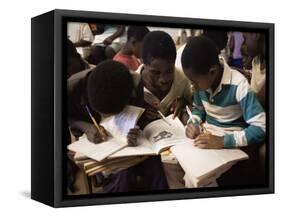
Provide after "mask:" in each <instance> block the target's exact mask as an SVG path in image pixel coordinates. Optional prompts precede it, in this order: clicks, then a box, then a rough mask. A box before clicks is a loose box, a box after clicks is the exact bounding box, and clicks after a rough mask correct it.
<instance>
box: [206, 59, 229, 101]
mask: <svg viewBox="0 0 281 217" xmlns="http://www.w3.org/2000/svg"><path fill="white" fill-rule="evenodd" d="M219 60H220V64H221V66H222V67H223V74H222V78H221V82H220V83H219V85H218V87H217V89H216V90H215V91H214V92H212V90H211V88H209V89H207V90H206V91H207V92H208V93H209V94H210V96H211V97H213V96H215V95H216V94H218V93H219V92H220V91H221V89H222V85H223V84H231V68H230V67H229V65H228V64H227V63H226V61H225V60H224V58H223V57H221V56H220V57H219Z"/></svg>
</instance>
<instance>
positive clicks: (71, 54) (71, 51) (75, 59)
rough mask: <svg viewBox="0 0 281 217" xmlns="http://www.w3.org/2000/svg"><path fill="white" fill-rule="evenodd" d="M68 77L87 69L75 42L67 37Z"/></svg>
mask: <svg viewBox="0 0 281 217" xmlns="http://www.w3.org/2000/svg"><path fill="white" fill-rule="evenodd" d="M66 52H67V78H69V77H70V76H71V75H73V74H75V73H77V72H80V71H82V70H84V69H86V65H85V62H84V61H83V60H82V58H81V56H80V54H79V53H78V52H77V50H76V48H75V47H74V45H73V43H72V42H71V41H70V40H69V39H67V48H66Z"/></svg>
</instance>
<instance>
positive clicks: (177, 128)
mask: <svg viewBox="0 0 281 217" xmlns="http://www.w3.org/2000/svg"><path fill="white" fill-rule="evenodd" d="M166 120H167V121H168V123H169V124H168V123H167V122H166V121H164V120H163V119H159V120H156V121H153V122H151V123H150V124H148V125H147V126H146V127H145V128H144V129H143V132H142V134H141V135H140V136H139V137H138V140H137V144H138V146H136V147H125V148H123V149H122V150H120V151H118V152H116V153H114V154H112V155H111V156H109V158H116V157H128V156H138V155H158V154H160V153H161V152H162V151H164V150H166V149H168V148H170V147H171V146H173V145H176V144H181V143H183V142H184V141H185V140H186V136H185V132H184V126H183V125H182V123H181V122H180V120H179V119H178V118H175V119H174V120H173V119H172V115H170V116H168V117H166Z"/></svg>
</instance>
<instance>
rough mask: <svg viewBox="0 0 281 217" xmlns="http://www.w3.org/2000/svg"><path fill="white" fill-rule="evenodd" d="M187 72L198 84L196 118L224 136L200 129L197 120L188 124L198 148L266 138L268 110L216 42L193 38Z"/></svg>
mask: <svg viewBox="0 0 281 217" xmlns="http://www.w3.org/2000/svg"><path fill="white" fill-rule="evenodd" d="M182 66H183V70H184V73H185V75H186V76H187V77H188V78H189V79H190V80H191V82H192V83H193V85H194V87H195V90H196V91H195V92H194V96H193V104H194V108H193V112H192V113H193V119H194V120H193V122H197V123H198V124H200V123H201V122H205V123H206V126H209V127H211V128H212V129H218V130H223V131H224V132H225V135H224V136H216V135H212V134H210V133H202V134H201V133H200V129H199V126H198V124H192V123H191V122H190V123H189V124H187V126H186V135H187V137H189V138H192V139H194V144H195V146H198V147H199V148H214V149H220V148H236V147H243V146H248V145H258V144H262V143H264V141H265V112H264V110H263V108H262V106H261V105H260V103H259V101H258V99H257V96H256V94H255V93H254V92H253V91H252V90H251V89H250V86H249V84H248V81H247V79H246V78H245V77H244V76H243V75H242V74H241V73H239V72H238V71H236V70H233V69H231V68H230V67H229V66H228V65H227V64H226V62H225V61H222V60H220V59H219V57H218V51H217V49H216V47H215V45H214V43H213V42H212V41H211V40H209V39H208V38H206V37H204V36H200V37H195V38H193V39H192V40H191V41H190V43H189V44H187V45H186V47H185V48H184V51H183V54H182Z"/></svg>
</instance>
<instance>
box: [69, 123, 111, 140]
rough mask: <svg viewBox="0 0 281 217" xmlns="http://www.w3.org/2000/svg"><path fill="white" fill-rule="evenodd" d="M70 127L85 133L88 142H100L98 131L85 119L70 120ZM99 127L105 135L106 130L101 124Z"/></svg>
mask: <svg viewBox="0 0 281 217" xmlns="http://www.w3.org/2000/svg"><path fill="white" fill-rule="evenodd" d="M70 128H71V129H75V130H79V131H80V132H82V133H85V134H86V136H87V138H88V140H89V141H90V142H93V143H100V142H102V138H101V135H100V133H99V132H98V130H97V129H96V128H95V127H94V125H93V124H92V123H88V122H86V121H72V122H71V124H70ZM100 129H101V130H102V131H103V132H104V133H105V135H107V134H106V130H105V129H104V128H103V127H102V126H100Z"/></svg>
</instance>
